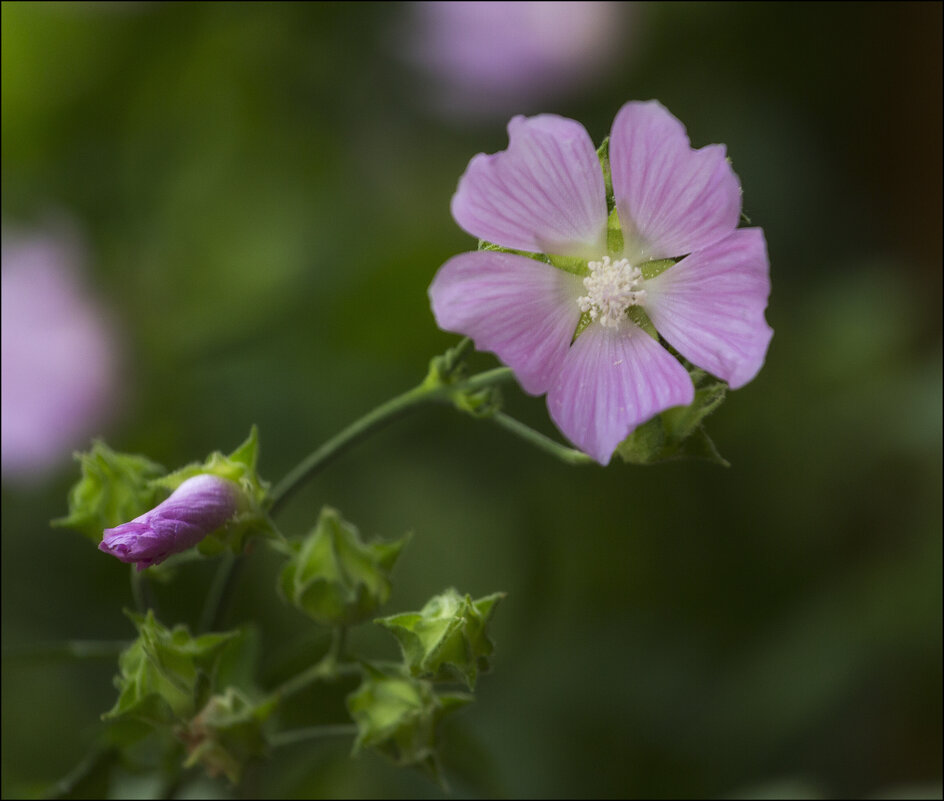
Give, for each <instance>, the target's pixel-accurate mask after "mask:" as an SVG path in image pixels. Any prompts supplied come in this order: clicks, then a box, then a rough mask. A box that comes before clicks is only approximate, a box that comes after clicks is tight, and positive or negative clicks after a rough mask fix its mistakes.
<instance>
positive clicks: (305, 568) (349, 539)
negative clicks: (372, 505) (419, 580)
mask: <svg viewBox="0 0 944 801" xmlns="http://www.w3.org/2000/svg"><path fill="white" fill-rule="evenodd" d="M409 538H410V535H409V534H407V535H405V536H403V537H401V538H400V539H399V540H396V541H394V542H388V543H384V542H376V543H371V544H365V543H364V542H362V541H361V538H360V535H359V533H358V531H357V529H356V528H355V527H354V526H353V525H351V524H350V523H348V522H347V521H345V520H343V519H342V518H341V515H340V514H339V513H338V512H337V511H336V510H334V509H331V508H328V507H325V508H324V509H323V510H322V512H321V516H320V517H319V519H318V524H317V525H316V526H315V528H314V529H312V531H311V532H310V533H309V534H308V536H307V537H306V538H305V540H304V541H303V542H301V543H300V544H293V550H294V552H295V553H294V555H293V556H291V557H290V558H289V560H288V562H287V563H286V565H285V567H284V568H283V569H282V572H281V574H280V576H279V582H278V588H279V592H280V594H281V595H282V597H283V598H285V600H287V601H288V602H289V603H291V604H294V605H295V606H296V607H297V608H298V609H300V610H301V611H302V612H304V613H305V614H306V615H308V616H309V617H310V618H312V619H313V620H315V621H317V622H319V623H323V624H325V625H329V626H337V625H353V624H355V623H359V622H361V621H362V620H366V619H367V618H369V617H371V616H372V615H373V614H374V612H375V611H376V610H377V608H379V607H380V606H381V605H383V604H384V603H386V602H387V599H388V598H389V597H390V572H391V571H392V569H393V566H394V564H395V563H396V561H397V558H398V557H399V556H400V552H401V551H402V549H403V546H404V545H405V544H406V543H407V541H408V540H409Z"/></svg>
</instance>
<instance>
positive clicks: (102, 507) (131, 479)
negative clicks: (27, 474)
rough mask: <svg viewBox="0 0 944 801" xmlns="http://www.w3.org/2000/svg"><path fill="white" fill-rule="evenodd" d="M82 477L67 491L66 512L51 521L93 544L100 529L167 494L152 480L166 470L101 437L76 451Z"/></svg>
mask: <svg viewBox="0 0 944 801" xmlns="http://www.w3.org/2000/svg"><path fill="white" fill-rule="evenodd" d="M75 458H76V459H77V460H78V461H79V463H80V465H81V467H82V478H81V479H79V481H78V482H77V483H76V484H75V485H74V486H73V487H72V489H71V490H70V491H69V514H68V515H67V516H66V517H60V518H58V519H56V520H53V521H52V525H53V526H56V527H67V528H73V529H75V530H76V531H80V532H81V533H82V534H84V535H85V536H86V537H88V538H89V539H90V540H92V541H93V542H94V543H96V544H98V543H99V542H101V539H102V531H103V530H104V529H106V528H114V527H115V526H118V525H120V524H122V523H126V522H128V521H129V520H133V519H134V518H136V517H138V516H139V515H142V514H144V513H145V512H146V511H147V510H148V509H151V508H152V507H154V506H156V505H157V503H158V502H159V500H160V499H161V498H162V497H163V496H164V495H166V493H165V492H164V491H162V490H161V488H160V487H158V486H157V485H155V484H154V479H156V478H158V477H159V476H161V475H163V474H164V473H165V472H166V471H165V470H164V468H163V467H161V466H160V465H159V464H156V463H155V462H152V461H151V460H150V459H146V458H145V457H143V456H138V455H136V454H129V453H118V452H117V451H113V450H112V449H111V448H109V447H108V446H107V445H106V444H105V443H104V442H102V441H101V440H96V441H95V442H94V443H93V444H92V450H90V451H88V452H87V453H76V454H75Z"/></svg>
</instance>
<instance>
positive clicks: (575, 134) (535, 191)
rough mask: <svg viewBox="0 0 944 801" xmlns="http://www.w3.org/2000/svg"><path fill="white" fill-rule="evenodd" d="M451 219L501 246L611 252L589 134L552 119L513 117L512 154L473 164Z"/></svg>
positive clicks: (476, 158)
mask: <svg viewBox="0 0 944 801" xmlns="http://www.w3.org/2000/svg"><path fill="white" fill-rule="evenodd" d="M452 216H453V217H454V218H455V220H456V222H457V223H459V225H461V226H462V227H463V228H464V229H465V230H466V231H468V232H469V233H470V234H472V235H473V236H477V237H479V238H480V239H485V240H487V241H489V242H494V243H495V244H496V245H501V246H502V247H506V248H514V249H516V250H528V251H532V252H534V253H558V254H564V255H571V256H584V257H586V258H595V257H598V256H599V255H600V254H601V253H603V252H604V251H605V245H606V218H607V213H606V188H605V186H604V183H603V171H602V170H601V168H600V162H599V159H598V158H597V154H596V150H594V147H593V142H592V141H591V140H590V135H589V134H588V133H587V131H586V129H585V128H584V127H583V126H582V125H581V124H580V123H579V122H575V121H574V120H569V119H566V118H565V117H558V116H556V115H554V114H540V115H538V116H537V117H527V118H525V117H520V116H519V117H514V118H513V119H512V120H511V122H509V123H508V149H507V150H503V151H501V152H500V153H495V154H493V155H491V156H487V155H485V154H484V153H479V154H478V155H477V156H474V157H473V158H472V161H470V162H469V166H468V168H467V169H466V171H465V173H464V174H463V176H462V177H461V178H460V179H459V188H458V190H457V191H456V194H455V195H453V197H452Z"/></svg>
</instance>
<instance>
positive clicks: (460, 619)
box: [374, 587, 505, 690]
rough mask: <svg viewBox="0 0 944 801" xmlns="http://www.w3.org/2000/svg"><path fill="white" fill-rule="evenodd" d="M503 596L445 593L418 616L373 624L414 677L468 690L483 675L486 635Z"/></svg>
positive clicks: (489, 649)
mask: <svg viewBox="0 0 944 801" xmlns="http://www.w3.org/2000/svg"><path fill="white" fill-rule="evenodd" d="M504 597H505V593H503V592H496V593H492V594H491V595H486V596H485V597H484V598H479V599H478V600H477V601H473V600H472V597H471V596H469V595H465V596H462V595H460V594H459V593H458V592H456V590H455V589H453V588H451V587H450V588H449V589H448V590H446V591H445V592H444V593H442V595H437V596H435V597H433V598H431V599H430V600H429V601H428V602H427V603H426V605H425V606H424V607H423V608H422V609H421V610H420V611H419V612H407V613H404V614H400V615H392V616H391V617H385V618H380V619H378V620H375V621H374V622H375V623H378V624H379V625H381V626H384V627H385V628H387V629H389V630H390V632H391V633H392V634H393V635H394V636H395V637H396V638H397V642H399V643H400V650H401V651H402V652H403V661H404V663H405V664H406V666H407V668H408V669H409V671H410V673H411V674H412V675H414V676H423V677H427V678H431V679H432V680H433V681H461V682H464V683H465V685H466V686H467V687H468V688H469V689H470V690H472V689H474V688H475V682H476V679H477V678H478V674H479V673H480V672H486V671H487V670H488V669H489V667H490V665H489V656H491V654H492V651H493V650H494V648H495V646H494V644H493V643H492V641H491V640H490V639H489V637H488V633H487V631H486V629H487V627H488V623H489V621H490V620H491V617H492V614H493V613H494V611H495V608H496V606H497V605H498V603H499V601H501V600H502V599H503V598H504Z"/></svg>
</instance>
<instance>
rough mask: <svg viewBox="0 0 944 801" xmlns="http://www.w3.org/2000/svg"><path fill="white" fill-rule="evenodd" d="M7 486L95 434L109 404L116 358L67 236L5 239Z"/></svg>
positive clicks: (3, 458)
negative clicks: (82, 278)
mask: <svg viewBox="0 0 944 801" xmlns="http://www.w3.org/2000/svg"><path fill="white" fill-rule="evenodd" d="M2 249H3V267H2V308H3V318H2V320H3V331H2V333H3V337H2V377H3V380H2V438H0V463H2V475H3V478H4V480H7V479H13V480H20V481H29V480H36V479H39V478H41V477H42V476H43V475H44V474H45V473H47V472H49V471H50V470H51V469H53V468H54V467H56V466H57V465H59V464H62V463H63V462H66V461H68V459H69V457H70V454H71V451H72V449H73V448H75V447H77V446H80V445H83V444H86V440H87V438H88V437H90V436H92V435H93V434H96V433H98V431H97V428H98V426H99V425H100V424H101V423H102V422H103V421H104V418H105V415H106V413H107V412H108V411H109V409H110V408H111V406H112V401H113V396H114V392H115V387H116V383H117V382H116V367H117V359H116V354H115V352H114V348H113V342H112V340H111V338H110V334H109V331H110V327H109V326H108V325H107V323H106V321H105V320H104V319H103V316H102V312H101V309H100V308H99V306H98V304H97V303H96V302H95V300H94V299H93V298H92V297H91V296H90V294H89V293H88V292H87V290H86V289H85V288H84V287H83V283H82V280H81V273H80V267H81V250H80V248H79V247H78V245H77V244H76V242H75V241H74V240H73V239H71V238H70V237H69V236H62V235H59V234H56V233H51V232H43V231H36V232H31V233H29V234H25V233H24V232H17V233H16V234H13V235H10V236H8V235H7V233H6V232H4V234H3V244H2Z"/></svg>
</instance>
